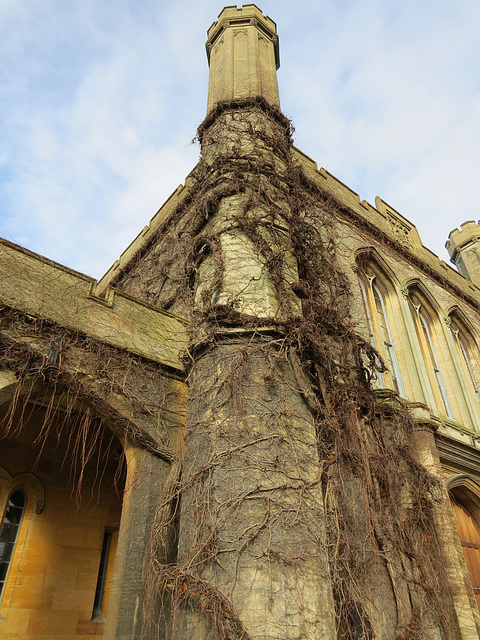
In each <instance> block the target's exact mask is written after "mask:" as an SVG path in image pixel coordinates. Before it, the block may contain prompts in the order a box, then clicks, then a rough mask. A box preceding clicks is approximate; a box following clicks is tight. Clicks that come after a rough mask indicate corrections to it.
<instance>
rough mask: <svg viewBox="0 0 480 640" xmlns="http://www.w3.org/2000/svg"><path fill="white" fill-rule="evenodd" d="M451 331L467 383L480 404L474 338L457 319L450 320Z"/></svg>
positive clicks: (476, 352)
mask: <svg viewBox="0 0 480 640" xmlns="http://www.w3.org/2000/svg"><path fill="white" fill-rule="evenodd" d="M450 329H451V330H452V333H453V338H454V341H455V344H456V346H457V349H458V352H459V354H460V360H461V362H462V366H463V370H464V373H465V376H466V378H467V381H468V382H469V384H470V387H471V390H472V392H473V395H475V397H476V399H477V402H478V403H480V390H479V386H478V379H479V372H478V351H477V347H476V345H475V342H474V340H473V338H472V337H471V336H470V334H469V333H468V332H467V330H466V329H465V328H464V326H463V324H462V323H461V322H460V321H459V320H458V319H457V318H456V317H451V318H450Z"/></svg>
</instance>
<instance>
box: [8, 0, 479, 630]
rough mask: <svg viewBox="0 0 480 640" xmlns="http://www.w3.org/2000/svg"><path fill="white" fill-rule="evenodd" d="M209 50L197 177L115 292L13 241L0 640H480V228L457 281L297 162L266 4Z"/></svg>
mask: <svg viewBox="0 0 480 640" xmlns="http://www.w3.org/2000/svg"><path fill="white" fill-rule="evenodd" d="M207 55H208V58H209V63H210V84H209V98H208V113H207V117H206V119H205V121H204V122H203V123H202V125H201V126H200V128H199V131H198V139H199V141H200V144H201V158H200V161H199V163H198V165H197V166H196V167H195V168H194V170H193V171H192V172H191V174H190V175H189V176H188V177H187V179H186V181H185V185H184V186H180V187H179V188H178V189H177V190H176V191H175V192H174V194H173V195H172V196H171V198H170V199H169V200H168V201H167V203H165V205H164V206H163V207H162V208H161V209H160V210H159V211H158V213H157V214H156V215H155V216H154V217H153V218H152V220H151V222H150V225H149V226H147V227H145V228H144V229H143V231H142V232H141V233H140V235H139V236H138V237H137V238H136V239H135V240H134V241H133V242H132V244H131V245H130V246H129V247H128V248H127V250H126V251H125V252H124V254H123V255H122V256H121V257H120V258H119V260H118V261H117V262H116V263H115V265H113V267H112V268H111V269H110V270H109V271H108V272H107V274H105V276H104V277H103V278H102V279H101V281H100V282H98V283H96V282H95V281H93V280H92V279H91V278H88V277H86V276H84V275H82V274H78V273H76V272H73V271H71V270H69V269H67V268H65V267H62V266H61V265H57V264H55V263H53V262H51V261H49V260H47V259H45V258H42V257H41V256H36V255H35V254H32V253H31V252H29V251H27V250H24V249H22V248H20V247H17V246H15V245H13V244H12V243H9V242H7V241H1V243H0V267H1V272H2V278H1V280H0V299H1V302H2V309H1V314H0V349H1V352H2V367H1V371H0V412H1V416H0V417H1V422H0V428H1V430H2V436H3V437H4V440H2V449H1V451H0V500H2V502H1V503H0V504H1V505H2V509H3V508H4V507H6V505H7V502H8V500H9V499H10V498H11V497H12V495H14V494H15V492H23V495H24V496H25V498H26V505H27V506H26V508H25V513H24V515H23V519H22V520H21V522H20V526H19V536H18V538H17V541H16V545H15V547H14V548H13V549H14V550H13V552H12V556H11V559H8V563H10V565H9V571H8V574H7V579H6V582H5V586H4V591H3V593H0V598H1V600H0V634H1V635H2V638H5V640H13V639H14V638H19V637H22V638H25V640H34V639H39V638H42V639H43V640H47V639H49V640H53V639H54V638H59V637H62V638H63V639H64V640H69V639H71V638H83V639H84V640H86V639H87V638H91V637H92V635H93V636H98V637H104V638H107V640H120V639H127V638H128V639H132V640H133V639H135V640H137V639H138V640H140V639H142V640H146V639H149V640H156V639H157V638H162V639H164V640H167V639H171V640H173V639H176V640H193V638H195V640H207V639H208V640H214V639H215V640H216V639H219V640H220V639H221V640H248V639H251V640H267V639H268V640H287V639H288V640H309V639H312V640H314V639H315V640H317V639H318V638H322V639H324V640H327V639H328V640H363V639H365V640H366V639H372V640H373V638H377V639H382V640H400V639H402V640H436V639H438V640H447V639H448V640H478V638H480V615H479V612H478V606H477V604H476V600H475V598H476V596H477V594H478V593H479V590H480V584H477V583H476V582H475V580H476V576H475V575H474V572H473V574H472V563H473V561H472V560H470V559H469V558H470V557H471V554H473V553H475V549H476V548H477V547H476V546H475V545H477V546H478V549H480V534H479V540H478V541H477V542H475V540H465V539H464V537H465V536H464V533H462V531H463V529H462V526H463V525H462V522H460V523H459V524H458V526H459V529H460V533H461V535H460V537H459V535H458V532H457V528H456V525H455V523H456V521H455V519H454V513H456V514H458V513H460V509H464V510H465V514H467V515H465V516H464V517H465V518H467V517H470V518H471V519H470V520H468V523H469V526H470V527H471V528H472V530H474V529H475V527H476V526H477V525H476V523H477V522H479V523H480V452H479V449H478V447H479V444H478V443H479V442H480V412H479V407H480V404H479V399H478V398H479V394H478V389H477V385H476V383H477V380H478V381H480V355H479V354H480V352H479V351H478V345H479V344H480V331H479V329H478V327H479V326H480V324H479V322H480V289H479V288H478V287H477V286H476V284H475V283H476V279H477V278H476V275H475V273H476V272H475V267H474V265H473V266H472V265H471V264H470V263H468V264H467V262H468V260H467V253H468V251H467V249H468V250H470V248H471V247H470V245H471V244H472V243H474V241H475V240H476V229H477V225H475V223H472V222H469V223H466V224H464V225H463V226H462V229H461V231H458V230H455V231H454V232H452V234H451V236H450V240H449V249H450V250H451V255H452V257H453V259H454V261H456V263H457V264H458V265H459V268H460V271H462V269H463V268H465V269H466V271H465V272H463V275H461V274H460V273H458V272H457V271H455V270H454V269H452V268H451V267H449V266H447V265H446V264H445V263H444V262H442V261H440V260H439V259H438V258H437V257H436V256H434V255H433V254H432V253H431V252H430V251H429V250H428V249H426V248H425V247H423V245H422V243H421V240H420V237H419V235H418V232H417V230H416V229H415V226H414V225H413V224H412V223H410V222H409V221H408V220H407V219H406V218H404V217H403V216H402V215H401V214H400V213H399V212H397V211H395V209H394V208H393V207H391V206H390V205H388V204H387V203H385V202H384V201H383V200H381V199H380V198H376V201H375V204H376V206H375V207H373V206H372V205H370V204H369V203H367V202H365V201H361V200H360V198H359V197H358V195H357V194H355V193H354V192H353V191H351V190H350V189H349V188H348V187H347V186H346V185H344V184H343V183H341V182H340V181H339V180H338V179H337V178H335V177H334V176H332V175H331V174H330V173H328V172H327V171H326V170H324V169H322V168H321V169H318V168H317V165H316V163H315V162H314V161H312V160H311V159H310V158H308V157H307V156H305V155H304V154H303V153H302V152H301V151H299V150H298V149H296V148H295V147H294V146H293V145H292V141H291V128H290V124H289V122H288V120H287V119H286V118H285V117H284V116H283V115H282V113H281V112H280V110H279V99H278V88H277V81H276V69H277V68H278V64H279V54H278V37H277V35H276V27H275V23H274V22H273V21H272V20H271V19H270V18H268V17H266V16H263V15H262V13H261V11H260V10H259V9H258V8H257V7H256V6H255V5H252V4H250V5H245V6H244V7H243V8H242V9H237V8H236V7H227V8H225V9H224V10H223V11H222V12H221V14H220V16H219V19H218V21H217V22H215V23H214V24H213V25H212V26H211V27H210V29H209V31H208V41H207ZM467 236H468V237H467ZM458 256H460V258H461V259H462V260H463V262H462V264H459V260H458V259H457V258H458ZM462 265H463V266H462ZM465 275H466V276H468V278H469V279H466V278H465V277H464V276H465ZM107 443H110V444H107ZM67 470H69V471H68V472H67ZM115 486H116V487H117V490H116V489H115ZM122 492H123V493H122ZM449 497H450V499H451V500H453V503H454V511H452V509H451V507H450V502H449ZM455 505H456V506H455ZM458 505H460V507H459V506H458ZM88 509H90V511H88ZM120 511H121V519H120ZM7 513H8V512H7ZM462 513H463V512H462ZM468 514H470V515H469V516H468ZM12 517H13V516H12ZM46 532H47V533H48V535H47V533H46ZM104 534H108V536H111V542H110V548H109V549H105V548H104V547H103V546H102V536H103V535H104ZM108 536H107V537H108ZM462 536H463V537H462ZM469 545H470V546H469ZM462 547H463V550H464V551H465V550H466V551H465V553H466V557H467V561H468V562H467V563H466V561H465V557H464V555H463V553H462ZM102 549H103V550H102ZM102 554H103V556H102ZM468 554H470V556H469V555H468ZM59 557H60V558H62V559H63V560H62V562H63V564H62V566H61V567H60V568H59V567H58V558H59ZM102 557H103V560H102V562H101V558H102ZM6 562H7V561H6ZM102 565H103V566H104V567H106V569H105V572H104V573H103V574H102V568H101V567H102ZM114 565H115V569H113V566H114ZM5 566H6V565H5ZM469 571H470V573H469ZM102 575H103V578H102V580H100V577H101V576H102ZM102 581H103V582H102ZM472 581H473V588H472ZM102 585H103V586H102ZM99 593H100V594H101V595H102V597H100V599H99V595H98V594H99ZM93 610H95V611H97V614H96V615H93V613H92V612H93ZM98 611H100V614H98ZM92 617H93V619H92Z"/></svg>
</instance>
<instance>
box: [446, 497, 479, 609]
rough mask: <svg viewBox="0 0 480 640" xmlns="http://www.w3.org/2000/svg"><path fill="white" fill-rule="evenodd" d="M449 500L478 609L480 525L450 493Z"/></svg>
mask: <svg viewBox="0 0 480 640" xmlns="http://www.w3.org/2000/svg"><path fill="white" fill-rule="evenodd" d="M450 500H451V503H452V509H453V513H454V515H455V520H456V523H457V530H458V534H459V536H460V541H461V543H462V549H463V554H464V556H465V560H466V563H467V568H468V573H469V575H470V580H471V581H472V586H473V592H474V594H475V599H476V601H477V606H478V607H479V609H480V527H479V525H478V524H477V521H476V519H475V518H474V517H473V515H472V514H471V513H470V511H469V510H468V509H466V508H465V507H464V506H463V505H462V504H460V502H458V501H457V500H456V499H455V498H454V497H453V496H452V495H450Z"/></svg>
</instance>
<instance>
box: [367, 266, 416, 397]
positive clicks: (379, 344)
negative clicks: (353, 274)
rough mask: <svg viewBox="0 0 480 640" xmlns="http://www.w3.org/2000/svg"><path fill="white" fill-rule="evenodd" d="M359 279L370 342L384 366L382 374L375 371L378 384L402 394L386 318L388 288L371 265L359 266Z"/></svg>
mask: <svg viewBox="0 0 480 640" xmlns="http://www.w3.org/2000/svg"><path fill="white" fill-rule="evenodd" d="M359 282H360V289H361V291H362V298H363V304H364V308H365V315H366V317H367V322H368V328H369V332H370V341H371V343H372V346H373V347H375V349H376V350H377V351H378V353H379V354H380V355H381V357H382V358H383V360H384V362H385V364H386V366H387V371H386V372H385V373H383V374H382V373H379V374H378V383H379V385H380V386H381V387H392V388H393V389H394V390H395V391H396V392H397V393H398V394H399V395H401V396H405V395H406V394H405V389H404V386H403V382H402V376H401V374H400V367H399V365H398V359H397V354H396V351H395V346H394V343H393V337H392V331H391V328H390V323H389V320H388V313H387V297H388V291H387V289H386V287H385V285H384V283H383V282H382V280H381V278H379V277H378V275H377V273H376V272H375V271H374V270H373V268H372V267H371V266H370V265H366V266H365V267H363V268H362V270H361V272H360V274H359Z"/></svg>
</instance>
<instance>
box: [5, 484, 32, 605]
mask: <svg viewBox="0 0 480 640" xmlns="http://www.w3.org/2000/svg"><path fill="white" fill-rule="evenodd" d="M25 504H26V499H25V494H24V492H23V491H21V490H20V491H15V493H12V495H11V496H10V498H9V500H8V505H7V509H6V511H5V515H4V517H3V521H2V528H1V530H0V598H1V596H2V592H3V587H4V586H5V581H6V579H7V574H8V569H9V567H10V562H11V560H12V556H13V550H14V549H15V543H16V541H17V537H18V532H19V530H20V524H21V522H22V517H23V513H24V511H25Z"/></svg>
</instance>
